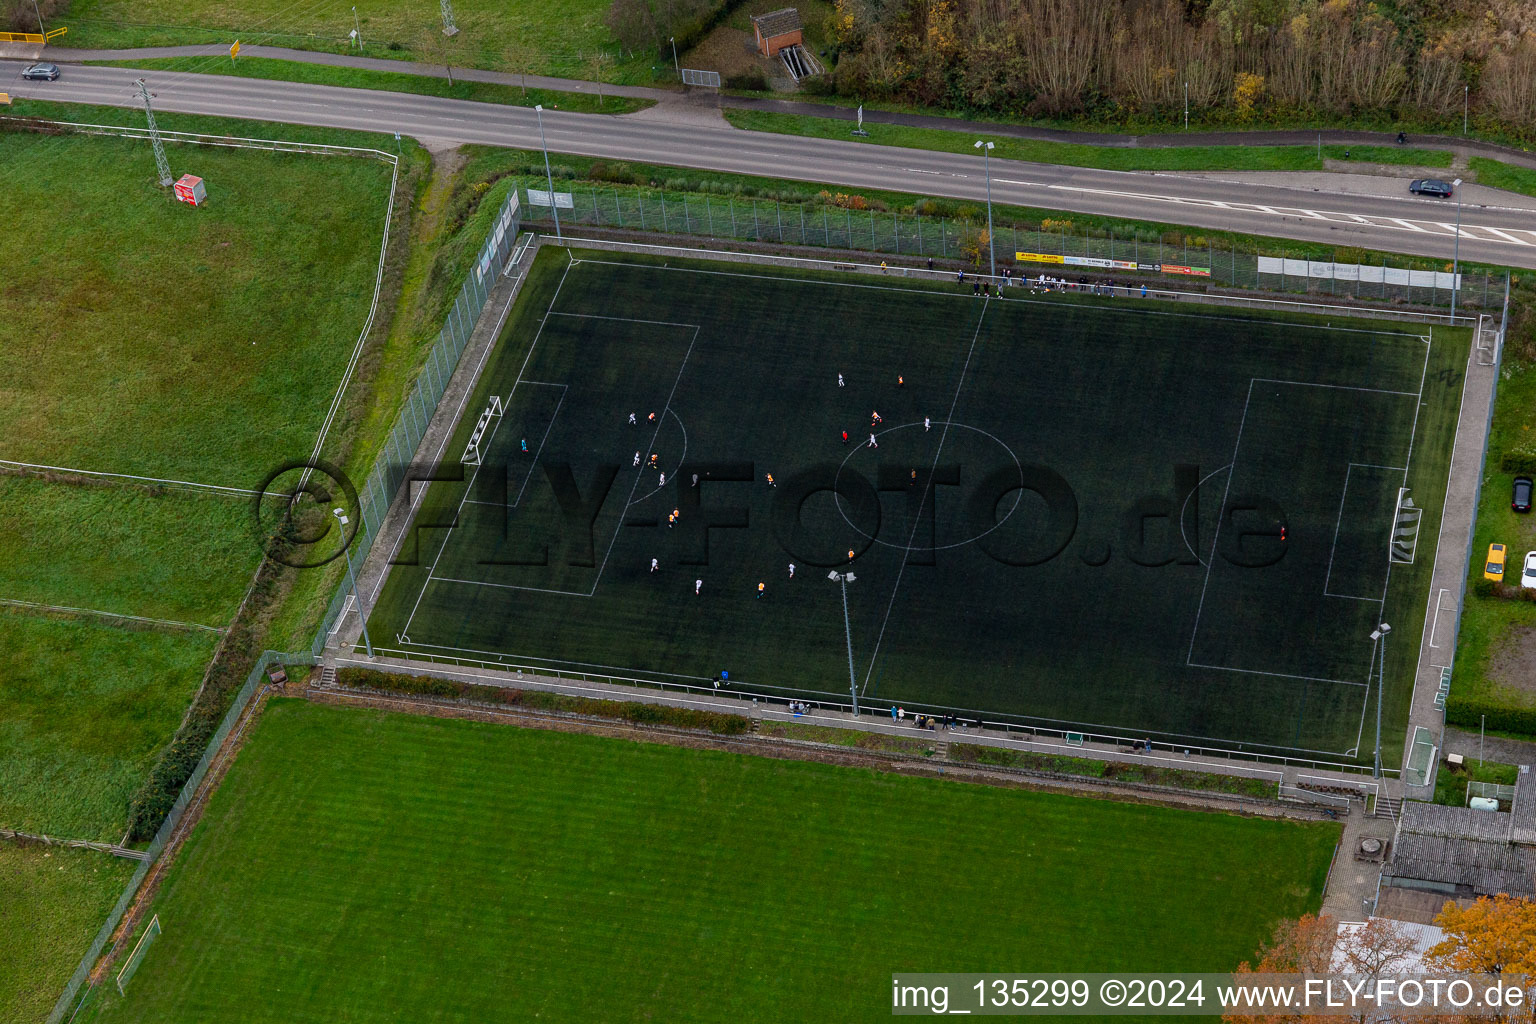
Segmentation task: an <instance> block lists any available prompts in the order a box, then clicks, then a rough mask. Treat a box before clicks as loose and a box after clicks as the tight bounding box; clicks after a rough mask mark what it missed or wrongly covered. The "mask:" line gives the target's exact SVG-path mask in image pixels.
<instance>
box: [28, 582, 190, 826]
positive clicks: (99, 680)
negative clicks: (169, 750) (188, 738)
mask: <svg viewBox="0 0 1536 1024" xmlns="http://www.w3.org/2000/svg"><path fill="white" fill-rule="evenodd" d="M216 640H217V637H215V636H214V635H213V634H211V633H166V632H152V631H137V630H127V629H119V628H117V627H115V626H109V625H103V624H100V623H97V622H94V621H90V620H72V619H55V618H48V617H40V616H32V615H22V614H17V613H15V612H11V611H0V678H3V679H4V680H5V685H4V686H3V687H0V825H4V826H7V827H9V828H17V829H21V830H23V831H26V832H46V833H47V834H49V835H55V836H64V837H67V838H71V839H98V840H113V841H116V840H117V839H119V838H121V836H122V834H123V827H124V824H125V823H126V821H127V817H128V800H129V798H130V797H132V796H133V793H134V791H135V790H136V789H138V787H139V784H140V783H141V782H142V781H143V778H144V773H145V772H146V771H147V770H148V768H149V766H150V765H151V764H153V763H154V760H155V757H156V755H157V754H159V752H160V748H161V747H162V746H163V745H164V744H165V742H166V741H167V740H169V739H170V737H171V734H172V733H173V732H175V731H176V725H177V723H178V722H180V721H181V716H182V713H183V712H184V711H185V710H186V706H187V700H188V699H189V698H190V697H191V696H192V693H193V691H194V690H196V689H197V684H198V681H199V680H200V679H201V678H202V675H203V669H204V668H205V667H206V666H207V663H208V659H209V657H210V656H211V655H212V654H213V647H214V643H215V641H216Z"/></svg>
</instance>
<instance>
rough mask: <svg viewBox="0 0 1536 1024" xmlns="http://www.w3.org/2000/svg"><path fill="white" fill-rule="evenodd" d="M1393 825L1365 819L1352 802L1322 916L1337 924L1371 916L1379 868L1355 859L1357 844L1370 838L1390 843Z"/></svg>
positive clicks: (1376, 864) (1360, 805)
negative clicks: (1330, 918)
mask: <svg viewBox="0 0 1536 1024" xmlns="http://www.w3.org/2000/svg"><path fill="white" fill-rule="evenodd" d="M1392 835H1393V823H1392V821H1391V820H1390V819H1388V818H1374V817H1373V818H1368V817H1366V816H1365V808H1364V807H1363V806H1362V804H1361V803H1360V801H1358V800H1357V801H1354V802H1353V805H1352V806H1351V808H1350V814H1349V817H1347V818H1345V819H1344V835H1343V836H1342V837H1341V838H1340V839H1339V848H1338V853H1337V854H1335V855H1334V862H1333V870H1332V872H1331V873H1330V874H1329V876H1328V889H1327V891H1326V892H1324V893H1323V913H1325V914H1328V915H1329V916H1331V917H1332V918H1334V920H1337V921H1364V920H1366V918H1368V917H1369V916H1370V912H1371V905H1372V903H1373V902H1374V901H1375V899H1376V886H1377V883H1378V882H1379V881H1380V879H1381V864H1380V863H1378V862H1373V861H1361V860H1356V859H1355V851H1356V850H1358V849H1360V840H1362V839H1364V838H1366V837H1370V838H1372V839H1380V840H1381V841H1382V842H1390V841H1391V839H1392Z"/></svg>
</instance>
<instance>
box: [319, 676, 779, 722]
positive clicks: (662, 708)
mask: <svg viewBox="0 0 1536 1024" xmlns="http://www.w3.org/2000/svg"><path fill="white" fill-rule="evenodd" d="M336 681H337V682H338V683H340V684H341V685H342V686H348V687H352V688H354V689H362V690H379V691H383V692H388V693H405V694H412V695H417V696H423V697H452V698H455V699H464V700H476V701H482V702H485V703H489V704H502V705H505V706H507V707H521V708H528V709H530V710H534V711H564V712H567V713H570V714H576V715H591V716H594V717H597V718H617V719H621V720H623V721H626V722H635V723H637V724H642V725H670V726H675V727H677V728H679V729H704V730H707V731H708V732H712V733H717V734H719V735H722V736H736V735H740V734H741V733H744V732H746V731H747V730H748V728H749V727H750V726H751V721H750V720H749V719H748V718H747V717H746V716H744V715H728V714H724V713H722V712H719V711H696V710H694V709H693V708H678V707H672V706H671V705H668V704H642V703H640V702H639V701H618V700H599V699H597V698H593V697H570V696H567V695H565V694H563V693H548V692H545V691H543V690H517V689H513V688H511V687H506V686H479V685H476V684H474V683H464V682H459V681H458V680H454V679H439V678H437V677H435V676H406V675H396V674H394V673H392V672H381V671H379V670H378V669H372V668H344V669H341V670H340V671H339V672H337V673H336Z"/></svg>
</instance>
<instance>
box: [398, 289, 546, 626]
mask: <svg viewBox="0 0 1536 1024" xmlns="http://www.w3.org/2000/svg"><path fill="white" fill-rule="evenodd" d="M570 272H571V264H569V263H567V264H566V265H565V272H564V273H562V274H561V275H560V283H559V284H557V285H555V294H553V295H551V296H550V298H549V306H548V307H547V308H546V309H545V310H544V319H542V320H540V321H539V329H538V331H536V332H535V333H534V335H533V342H532V343H531V344H529V346H528V351H527V353H525V354H524V356H523V365H522V366H520V367H518V368H517V379H516V380H514V381H513V382H512V390H511V391H509V392H507V397H506V399H505V400H504V401H503V402H502V403H501V405H502V408H503V409H505V408H508V407H509V406H511V404H512V397H513V396H514V395H516V394H517V384H518V381H521V380H522V379H523V371H524V370H526V369H527V368H528V360H530V359H532V358H533V353H534V350H535V349H537V348H538V347H539V339H540V338H541V337H543V335H544V325H545V324H547V323H549V314H550V312H551V311H553V310H554V308H555V303H556V302H557V301H558V300H559V298H560V289H561V288H563V287H564V286H565V279H566V277H567V276H569V274H570ZM495 345H496V339H495V338H494V337H493V338H492V339H491V341H490V344H489V345H488V346H487V348H486V351H487V354H489V351H490V349H491V348H494V347H495ZM468 390H473V386H471V387H470V388H469V389H468ZM468 390H467V391H466V392H465V394H466V397H467V396H468ZM460 404H461V405H462V403H460ZM505 419H506V417H505V416H501V417H499V418H498V419H497V420H496V426H494V427H492V428H491V436H490V437H488V438H486V440H485V447H486V450H487V451H489V450H490V447H491V443H492V442H493V441H495V440H496V432H497V431H498V430H500V429H501V424H502V422H503V421H504V420H505ZM455 426H457V421H455ZM448 433H452V431H451V430H450V431H448ZM479 475H480V467H479V466H476V467H475V471H474V472H473V473H471V474H470V475H469V482H468V483H467V484H465V485H464V494H463V497H461V498H460V499H459V504H458V506H457V507H456V508H455V509H454V512H453V521H454V522H455V523H457V522H458V521H459V514H460V513H461V512H463V511H464V500H465V499H466V498H468V497H469V495H470V493H471V492H473V491H474V489H475V478H476V477H478V476H479ZM406 529H407V530H409V529H410V527H409V526H407V527H406ZM450 536H452V534H451V532H449V531H444V534H443V539H442V542H441V543H440V544H439V545H438V547H437V554H436V555H435V556H433V558H432V564H431V565H430V566H428V567H427V578H426V580H425V581H423V582H422V584H421V593H419V594H417V595H416V603H415V604H413V605H411V614H410V615H408V616H407V617H406V620H405V625H404V626H402V627H401V628H400V632H401V634H402V635H408V634H409V633H410V631H411V621H412V620H413V619H415V618H416V610H417V609H418V608H420V607H421V599H422V598H423V597H425V596H426V595H427V588H428V587H429V586H431V585H432V574H433V573H434V572H435V571H436V570H437V563H438V562H439V561H440V560H441V559H442V557H443V552H444V551H446V550H447V549H448V539H449V537H450Z"/></svg>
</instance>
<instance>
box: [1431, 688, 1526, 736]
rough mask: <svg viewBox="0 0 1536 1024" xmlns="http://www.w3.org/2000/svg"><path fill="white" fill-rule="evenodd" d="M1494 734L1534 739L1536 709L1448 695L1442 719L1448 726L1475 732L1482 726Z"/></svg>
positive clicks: (1478, 698) (1477, 698) (1486, 699)
mask: <svg viewBox="0 0 1536 1024" xmlns="http://www.w3.org/2000/svg"><path fill="white" fill-rule="evenodd" d="M1484 715H1486V716H1487V723H1486V725H1487V727H1488V728H1489V729H1493V730H1495V731H1496V732H1513V733H1520V734H1522V735H1525V736H1536V707H1529V708H1519V707H1510V706H1508V705H1506V704H1499V703H1496V702H1495V701H1492V700H1489V699H1488V698H1486V697H1458V696H1456V695H1455V693H1452V695H1451V698H1450V699H1449V700H1447V701H1446V702H1445V720H1446V722H1447V723H1448V724H1450V725H1459V726H1461V727H1462V728H1465V729H1476V728H1479V727H1480V726H1481V725H1483V724H1484V722H1483V716H1484Z"/></svg>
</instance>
